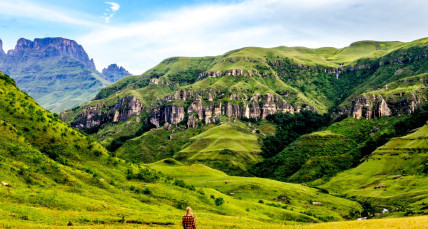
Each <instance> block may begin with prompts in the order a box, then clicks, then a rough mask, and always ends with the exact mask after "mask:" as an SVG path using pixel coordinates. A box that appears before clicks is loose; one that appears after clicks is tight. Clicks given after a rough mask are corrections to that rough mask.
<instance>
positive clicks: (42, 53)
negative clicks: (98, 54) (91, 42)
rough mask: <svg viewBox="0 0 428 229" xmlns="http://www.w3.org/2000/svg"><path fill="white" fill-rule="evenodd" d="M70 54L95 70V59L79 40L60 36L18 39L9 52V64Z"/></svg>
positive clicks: (7, 58) (7, 61)
mask: <svg viewBox="0 0 428 229" xmlns="http://www.w3.org/2000/svg"><path fill="white" fill-rule="evenodd" d="M62 56H68V57H72V58H73V59H75V60H77V61H79V62H81V63H83V64H84V65H85V67H87V68H90V69H92V70H95V64H94V60H93V59H89V57H88V54H86V52H85V50H84V49H83V47H82V46H81V45H79V44H77V42H75V41H73V40H69V39H64V38H60V37H56V38H43V39H39V38H36V39H34V41H30V40H27V39H24V38H21V39H19V40H18V42H17V44H16V46H15V49H12V50H9V51H8V52H7V57H6V60H5V61H4V62H5V63H7V64H16V62H17V61H19V62H23V61H28V60H30V59H36V60H42V59H45V58H49V57H62Z"/></svg>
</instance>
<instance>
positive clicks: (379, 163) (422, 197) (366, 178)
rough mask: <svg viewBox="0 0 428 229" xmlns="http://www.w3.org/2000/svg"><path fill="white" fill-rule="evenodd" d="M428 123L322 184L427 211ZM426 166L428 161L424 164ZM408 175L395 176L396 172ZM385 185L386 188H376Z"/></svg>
mask: <svg viewBox="0 0 428 229" xmlns="http://www.w3.org/2000/svg"><path fill="white" fill-rule="evenodd" d="M427 137H428V126H427V125H425V126H423V127H421V128H420V129H418V130H417V131H416V132H415V133H413V134H410V135H407V136H405V137H401V138H393V139H392V140H391V141H389V142H388V143H387V144H385V145H384V146H382V147H379V148H378V149H377V150H376V151H375V152H374V153H373V154H372V155H371V157H370V158H368V159H367V160H366V161H365V162H364V163H362V164H361V165H359V166H358V167H356V168H354V169H350V170H348V171H345V172H343V173H340V174H338V175H337V176H336V177H334V178H333V179H331V181H330V182H328V183H327V184H325V185H322V186H321V187H323V188H326V189H328V190H331V191H334V192H336V193H343V194H346V195H348V196H357V197H362V198H369V199H370V200H371V201H372V202H373V203H376V204H377V205H381V206H385V207H388V208H403V207H405V206H409V205H410V206H411V207H412V208H414V209H415V211H422V212H426V203H428V192H427V190H428V179H427V175H426V174H424V173H423V169H424V167H423V166H424V165H425V164H426V162H427V160H428V144H427V143H428V142H427ZM425 166H426V165H425ZM402 174H404V175H405V176H403V177H401V178H398V179H393V177H394V176H395V175H402ZM379 185H385V186H386V188H385V189H374V187H375V186H379Z"/></svg>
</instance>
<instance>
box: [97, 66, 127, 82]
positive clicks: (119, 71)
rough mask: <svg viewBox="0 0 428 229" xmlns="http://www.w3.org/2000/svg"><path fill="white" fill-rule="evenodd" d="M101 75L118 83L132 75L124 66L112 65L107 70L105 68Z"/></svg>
mask: <svg viewBox="0 0 428 229" xmlns="http://www.w3.org/2000/svg"><path fill="white" fill-rule="evenodd" d="M101 73H102V74H103V76H104V77H105V78H106V79H107V80H109V81H110V82H116V81H118V80H120V79H122V78H123V77H125V76H129V75H131V73H129V72H128V71H127V70H126V69H125V68H123V67H122V66H120V67H119V66H117V64H110V65H109V66H108V67H107V68H104V69H103V70H102V72H101Z"/></svg>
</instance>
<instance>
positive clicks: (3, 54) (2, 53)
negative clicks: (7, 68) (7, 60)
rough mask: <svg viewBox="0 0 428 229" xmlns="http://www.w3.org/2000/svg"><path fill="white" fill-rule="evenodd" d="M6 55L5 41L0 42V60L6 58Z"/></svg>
mask: <svg viewBox="0 0 428 229" xmlns="http://www.w3.org/2000/svg"><path fill="white" fill-rule="evenodd" d="M5 55H6V53H5V52H4V50H3V41H2V40H0V58H2V57H4V56H5Z"/></svg>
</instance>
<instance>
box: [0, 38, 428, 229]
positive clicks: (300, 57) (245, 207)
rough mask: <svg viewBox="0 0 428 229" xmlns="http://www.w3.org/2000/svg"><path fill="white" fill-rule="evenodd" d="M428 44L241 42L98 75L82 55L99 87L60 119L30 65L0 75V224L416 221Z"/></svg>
mask: <svg viewBox="0 0 428 229" xmlns="http://www.w3.org/2000/svg"><path fill="white" fill-rule="evenodd" d="M36 41H37V42H39V40H36ZM36 41H35V42H36ZM37 42H36V43H37ZM58 42H60V43H63V42H64V40H62V41H58ZM21 43H22V44H21ZM19 44H21V45H20V46H19V47H21V46H22V47H24V46H25V47H26V45H27V46H28V45H34V44H32V43H30V42H28V41H26V40H21V42H19ZM72 44H73V45H77V43H72ZM73 45H72V46H73ZM67 47H68V46H67ZM15 50H18V51H19V50H20V49H15ZM46 50H50V49H46ZM65 50H68V49H67V48H65ZM81 50H83V48H82V49H81ZM18 51H17V52H18ZM83 52H84V50H83V51H82V53H83ZM85 54H86V53H85ZM427 55H428V39H426V38H424V39H420V40H416V41H413V42H407V43H404V42H377V41H360V42H355V43H352V44H351V45H350V46H348V47H345V48H342V49H336V48H319V49H309V48H302V47H277V48H270V49H267V48H256V47H247V48H242V49H237V50H233V51H230V52H227V53H225V54H223V55H219V56H212V57H172V58H168V59H165V60H164V61H162V62H161V63H159V64H158V65H157V66H155V67H154V68H152V69H150V70H148V71H147V72H145V73H143V74H141V75H131V76H126V77H123V76H125V75H127V74H129V72H127V71H126V70H125V69H123V68H120V67H118V66H117V65H111V66H109V67H108V68H107V69H106V70H105V71H103V73H105V76H104V77H106V78H103V76H102V75H101V74H100V73H97V72H96V70H95V68H94V66H93V62H92V61H91V60H89V58H87V55H83V57H84V59H85V58H87V59H85V60H86V62H85V63H86V64H83V62H82V61H80V62H79V65H82V66H83V65H86V67H89V68H92V69H93V72H92V73H90V74H97V76H94V77H95V78H96V79H99V80H100V81H99V82H104V83H100V84H99V85H98V83H96V84H93V85H92V86H94V85H98V86H96V87H93V88H92V89H93V94H92V95H93V96H94V97H93V99H92V100H90V101H89V99H90V97H86V98H85V102H83V100H82V101H81V102H80V103H78V104H77V103H74V105H73V107H64V108H66V109H65V110H63V111H61V112H60V114H59V115H58V114H56V113H51V112H50V111H48V110H50V109H51V106H50V105H46V104H45V103H42V102H36V101H38V100H37V99H38V98H37V96H34V99H33V98H32V97H33V96H32V94H31V90H33V89H31V87H32V86H31V84H28V85H27V86H28V87H29V88H30V89H28V90H27V89H26V86H25V84H21V83H22V82H23V81H22V80H23V78H20V77H21V75H20V73H19V71H18V70H19V69H22V68H24V67H25V66H26V64H25V63H26V62H25V61H23V62H24V64H22V65H19V66H18V65H17V66H18V67H16V69H14V68H15V67H11V69H12V70H9V71H7V73H8V74H10V75H11V76H12V77H11V76H9V75H7V74H3V73H0V84H1V88H0V133H1V135H2V138H1V139H0V174H1V176H0V179H1V180H0V182H4V183H5V184H7V185H5V184H2V185H1V186H0V227H5V228H20V227H28V228H44V227H53V228H56V227H58V228H60V227H65V226H67V224H71V225H72V226H75V227H84V228H85V227H87V228H97V227H107V228H108V227H112V228H115V227H120V228H134V227H141V228H146V227H155V228H156V227H162V228H163V227H167V228H168V227H169V228H180V227H181V215H182V214H183V213H184V209H185V208H186V207H187V206H192V208H193V209H194V211H195V214H196V216H197V224H198V227H201V228H343V227H346V228H361V227H366V228H382V227H384V228H394V227H395V228H400V227H405V228H418V227H419V228H420V227H421V225H423V224H424V222H425V221H426V216H423V215H426V214H428V207H427V204H428V193H427V191H426V188H427V185H428V179H427V176H428V142H427V136H428V128H427V120H428V116H427V114H428V113H427V109H428V107H427V97H428V90H427V78H428V75H427V73H428V59H427ZM23 56H24V57H25V56H26V55H23ZM30 57H31V58H33V57H34V56H31V55H30ZM30 57H29V59H30V60H31V58H30ZM64 58H66V57H64ZM64 58H63V59H64ZM67 58H68V57H67ZM75 58H77V57H75ZM67 61H68V60H67ZM70 61H71V60H70ZM73 61H76V60H75V59H73ZM36 62H37V63H39V64H41V63H43V60H40V61H39V60H37V61H36ZM71 62H72V61H71ZM61 63H64V62H61ZM76 63H77V62H76ZM91 63H92V64H91ZM86 67H85V68H86ZM0 69H1V68H0ZM51 69H53V70H54V71H59V70H58V69H57V68H51ZM14 71H15V72H14ZM67 71H68V70H67ZM13 73H16V76H13ZM76 74H77V75H79V76H82V74H80V73H76ZM122 77H123V78H122ZM24 78H25V77H24ZM118 78H120V79H118ZM88 79H89V78H88ZM101 79H102V80H101ZM117 79H118V81H116V82H114V83H112V82H111V81H113V80H117ZM50 80H52V82H56V81H55V79H50ZM92 80H93V79H91V80H90V81H92ZM107 81H108V82H107ZM20 85H23V88H22V89H21V86H20ZM24 89H25V90H24ZM81 89H82V88H81ZM92 89H88V88H86V89H84V90H85V91H86V92H87V91H90V90H92ZM34 90H35V89H34ZM55 90H56V89H55ZM58 90H62V89H58ZM24 91H28V94H27V93H26V92H24ZM91 93H92V92H91ZM92 95H91V96H92ZM39 98H40V97H39ZM62 99H64V100H67V101H68V98H61V99H60V100H58V101H57V103H59V104H64V102H62ZM40 101H41V100H40ZM39 104H40V105H39ZM58 109H60V108H58ZM62 109H63V108H61V110H62ZM385 209H386V211H385ZM362 217H367V218H369V219H370V220H364V221H357V219H358V218H362ZM400 217H404V218H400ZM372 218H374V219H372ZM400 225H401V226H400Z"/></svg>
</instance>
